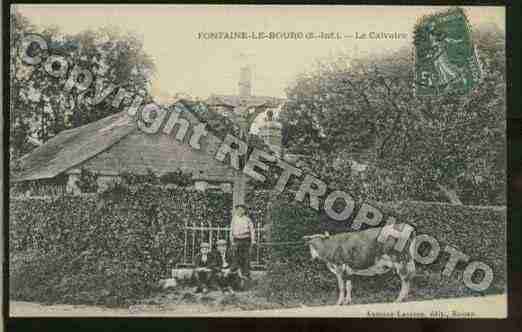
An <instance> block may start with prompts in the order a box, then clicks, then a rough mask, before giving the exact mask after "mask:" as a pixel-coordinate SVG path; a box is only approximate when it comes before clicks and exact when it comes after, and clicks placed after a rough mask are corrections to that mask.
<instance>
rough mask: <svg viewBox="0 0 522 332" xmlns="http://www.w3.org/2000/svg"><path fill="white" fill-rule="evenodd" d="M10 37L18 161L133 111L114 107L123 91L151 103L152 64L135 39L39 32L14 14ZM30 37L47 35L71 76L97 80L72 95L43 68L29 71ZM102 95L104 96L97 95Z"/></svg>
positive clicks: (105, 32)
mask: <svg viewBox="0 0 522 332" xmlns="http://www.w3.org/2000/svg"><path fill="white" fill-rule="evenodd" d="M12 19H13V21H12V26H13V29H12V33H11V40H10V41H11V45H10V50H11V66H10V79H11V81H10V85H11V109H10V130H11V131H10V144H11V152H12V154H13V157H14V158H12V159H13V160H14V159H15V158H17V157H19V156H21V155H23V154H25V153H27V152H28V151H30V150H31V149H32V148H33V147H34V142H35V141H40V142H45V141H47V140H48V139H50V138H52V137H53V136H55V135H56V134H57V133H59V132H61V131H62V130H65V129H70V128H75V127H79V126H82V125H84V124H87V123H90V122H93V121H96V120H98V119H101V118H104V117H106V116H108V115H111V114H113V113H116V112H119V111H121V109H122V107H125V106H126V105H129V103H130V100H125V101H124V102H123V103H122V105H121V106H119V107H114V106H112V105H111V103H112V102H113V98H112V97H111V96H114V95H115V94H116V91H117V90H118V88H119V87H122V88H124V89H125V90H126V91H127V92H128V93H129V94H132V95H134V94H139V95H142V96H144V97H145V99H147V98H148V97H150V96H149V95H148V93H149V88H150V87H149V83H150V79H151V77H152V74H153V72H154V64H153V62H152V59H151V58H150V57H149V56H148V55H147V54H146V53H145V52H144V50H143V41H142V40H141V39H140V38H138V37H137V36H135V35H134V34H132V33H127V32H123V31H120V30H117V29H115V28H100V29H97V30H85V31H82V32H80V33H77V34H66V33H63V32H62V31H60V30H59V29H58V28H56V27H45V28H41V27H37V26H35V25H33V24H32V23H31V22H30V21H29V20H28V19H27V18H26V17H24V16H23V15H21V14H20V13H18V12H15V13H14V15H13V17H12ZM28 33H38V34H40V35H42V36H43V37H44V38H45V39H46V40H47V41H48V44H49V53H50V54H53V55H58V56H63V57H64V58H65V59H66V60H67V62H68V64H69V71H71V70H72V68H73V67H74V66H76V65H77V66H79V67H80V68H82V69H88V70H90V71H91V72H92V74H93V75H94V81H93V83H92V84H91V87H90V88H89V89H87V90H86V91H84V92H82V93H79V92H78V91H76V90H75V89H73V90H71V92H70V93H67V92H66V91H65V89H64V84H65V81H66V79H67V78H68V76H67V75H66V76H65V77H64V78H60V79H59V78H55V77H53V76H51V75H49V74H48V73H47V72H46V71H45V69H44V66H43V65H42V64H41V65H37V66H30V65H26V64H24V63H23V62H22V61H21V57H22V40H23V37H24V36H25V35H26V34H28ZM110 84H114V85H115V86H116V85H117V88H115V89H114V90H113V91H112V93H111V94H110V95H109V96H108V97H107V98H105V99H104V100H103V101H101V102H100V103H98V104H96V103H88V102H86V101H87V100H90V99H89V98H92V97H93V95H94V91H95V89H96V90H102V89H106V88H107V87H108V86H109V85H110ZM98 92H99V91H98Z"/></svg>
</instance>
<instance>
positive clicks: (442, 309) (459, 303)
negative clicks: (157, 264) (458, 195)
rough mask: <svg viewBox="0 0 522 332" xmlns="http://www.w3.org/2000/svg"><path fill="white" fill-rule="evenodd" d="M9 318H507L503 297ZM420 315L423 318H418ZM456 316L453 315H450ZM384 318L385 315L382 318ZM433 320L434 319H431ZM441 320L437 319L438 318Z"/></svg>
mask: <svg viewBox="0 0 522 332" xmlns="http://www.w3.org/2000/svg"><path fill="white" fill-rule="evenodd" d="M9 310H10V315H11V316H39V317H42V316H48V317H52V316H55V317H56V316H60V317H67V316H69V317H70V316H83V317H89V316H90V317H107V316H120V317H121V316H126V317H143V316H146V317H151V316H155V317H159V316H163V317H165V316H170V317H183V316H220V317H253V316H256V317H260V316H264V317H274V316H277V317H372V315H380V316H381V317H385V316H383V315H390V314H393V315H394V316H392V317H401V318H408V317H412V316H415V317H416V318H422V317H426V318H430V314H434V315H448V317H445V318H469V317H470V316H473V317H488V318H502V317H505V316H506V315H507V295H505V294H503V295H493V296H485V297H473V298H459V299H446V300H431V301H415V302H406V303H382V304H362V305H351V306H343V307H340V306H331V305H328V306H316V307H300V308H290V309H269V310H239V309H237V308H235V309H233V308H232V307H231V308H228V309H227V307H226V306H221V307H217V306H212V305H204V304H183V305H171V306H165V305H151V304H144V305H135V306H131V307H129V308H127V309H124V308H117V309H112V308H103V307H98V306H87V305H41V304H37V303H31V302H21V301H11V302H10V303H9ZM421 313H424V316H419V315H421ZM454 313H456V314H454ZM386 317H388V316H386ZM433 318H436V317H433ZM438 318H441V317H438Z"/></svg>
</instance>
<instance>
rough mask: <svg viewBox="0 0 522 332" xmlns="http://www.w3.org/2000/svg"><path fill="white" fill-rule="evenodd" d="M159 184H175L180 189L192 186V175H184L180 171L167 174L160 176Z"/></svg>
mask: <svg viewBox="0 0 522 332" xmlns="http://www.w3.org/2000/svg"><path fill="white" fill-rule="evenodd" d="M160 182H161V183H162V184H169V183H171V184H176V185H178V186H180V187H188V186H190V185H191V184H192V182H193V181H192V174H190V173H185V172H183V171H182V170H177V171H175V172H168V173H165V174H163V175H162V176H160Z"/></svg>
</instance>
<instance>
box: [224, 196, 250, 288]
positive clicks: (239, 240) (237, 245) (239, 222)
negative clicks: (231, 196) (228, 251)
mask: <svg viewBox="0 0 522 332" xmlns="http://www.w3.org/2000/svg"><path fill="white" fill-rule="evenodd" d="M230 244H231V245H232V248H233V250H234V256H235V259H236V261H237V265H238V267H239V270H240V271H241V275H243V276H244V277H246V278H249V279H250V248H251V246H253V245H254V244H256V230H255V228H254V223H253V222H252V219H250V218H249V217H248V215H247V207H246V206H245V205H237V206H236V207H235V209H234V216H233V217H232V222H231V223H230Z"/></svg>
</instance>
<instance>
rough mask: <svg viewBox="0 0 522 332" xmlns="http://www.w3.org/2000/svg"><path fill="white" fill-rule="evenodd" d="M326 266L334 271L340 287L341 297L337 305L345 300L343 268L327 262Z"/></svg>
mask: <svg viewBox="0 0 522 332" xmlns="http://www.w3.org/2000/svg"><path fill="white" fill-rule="evenodd" d="M326 267H327V268H328V270H330V271H332V273H333V274H335V276H336V277H337V287H338V288H339V298H338V299H337V305H341V304H343V301H344V280H343V270H342V268H340V267H338V266H337V265H334V264H332V263H327V264H326Z"/></svg>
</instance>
